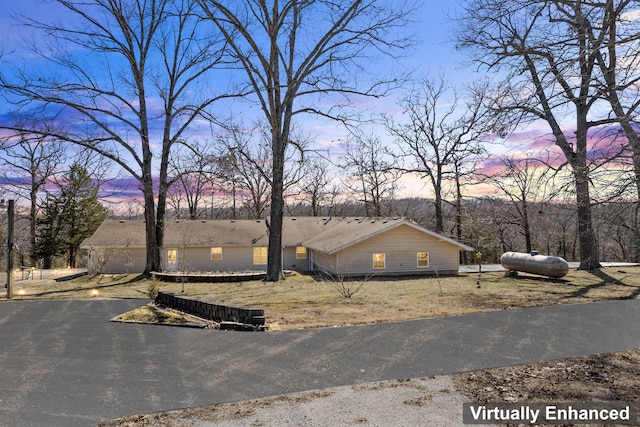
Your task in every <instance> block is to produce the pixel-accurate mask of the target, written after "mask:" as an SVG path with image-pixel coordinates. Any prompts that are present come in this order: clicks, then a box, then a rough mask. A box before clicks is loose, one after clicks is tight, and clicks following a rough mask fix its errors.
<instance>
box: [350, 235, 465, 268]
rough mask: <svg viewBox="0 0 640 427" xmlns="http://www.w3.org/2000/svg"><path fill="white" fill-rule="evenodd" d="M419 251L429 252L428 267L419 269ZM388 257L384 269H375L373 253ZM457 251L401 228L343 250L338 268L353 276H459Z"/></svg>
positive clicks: (449, 246)
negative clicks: (437, 274)
mask: <svg viewBox="0 0 640 427" xmlns="http://www.w3.org/2000/svg"><path fill="white" fill-rule="evenodd" d="M418 252H428V253H429V267H428V268H424V267H421V268H418V266H417V263H416V257H417V254H418ZM378 253H384V254H385V259H384V262H385V266H384V270H382V269H375V270H374V269H373V266H372V256H373V254H378ZM458 259H459V251H458V248H457V247H455V246H453V245H452V244H450V243H447V242H443V241H441V240H439V239H436V238H435V237H432V236H429V235H427V234H425V233H422V232H420V231H419V230H415V229H414V228H412V227H409V226H407V225H400V226H398V227H396V228H394V229H391V230H389V231H387V232H385V233H382V234H380V235H378V236H374V237H372V238H370V239H367V240H365V241H363V242H360V243H358V244H356V245H353V246H351V247H349V248H346V249H344V250H343V251H341V252H340V254H339V266H340V268H341V269H342V270H343V271H349V272H351V274H368V273H374V274H401V273H416V274H417V273H428V272H431V273H433V272H434V271H438V272H441V273H457V272H458V266H459V265H458Z"/></svg>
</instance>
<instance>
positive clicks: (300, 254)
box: [296, 246, 307, 259]
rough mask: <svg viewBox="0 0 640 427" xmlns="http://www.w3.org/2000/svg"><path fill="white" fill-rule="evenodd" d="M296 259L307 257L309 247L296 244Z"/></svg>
mask: <svg viewBox="0 0 640 427" xmlns="http://www.w3.org/2000/svg"><path fill="white" fill-rule="evenodd" d="M296 259H307V248H305V247H304V246H296Z"/></svg>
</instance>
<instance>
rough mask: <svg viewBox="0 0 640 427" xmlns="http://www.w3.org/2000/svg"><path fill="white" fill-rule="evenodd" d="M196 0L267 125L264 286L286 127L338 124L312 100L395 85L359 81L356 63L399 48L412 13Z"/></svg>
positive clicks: (271, 274) (345, 4)
mask: <svg viewBox="0 0 640 427" xmlns="http://www.w3.org/2000/svg"><path fill="white" fill-rule="evenodd" d="M198 1H199V3H200V4H201V6H202V8H203V9H204V11H205V13H206V16H207V17H208V18H209V19H210V20H211V22H212V23H213V24H214V25H215V26H216V28H217V29H218V30H219V31H221V32H222V34H224V36H225V38H226V40H227V42H228V43H229V45H230V47H231V49H232V51H233V52H234V55H235V57H236V58H237V59H238V60H239V61H240V63H241V65H242V69H243V71H244V72H245V74H246V82H247V85H248V86H249V88H250V89H251V91H252V94H253V97H254V99H255V100H256V101H257V103H258V105H259V106H260V108H261V110H262V113H263V114H264V118H265V119H266V121H267V123H268V126H269V133H270V149H271V151H272V156H271V159H272V162H273V163H272V172H271V175H272V181H273V185H272V188H271V212H270V213H271V232H270V234H269V254H268V258H269V262H268V266H267V276H266V280H268V281H277V280H280V278H281V276H282V223H283V213H284V170H285V159H286V152H287V147H288V146H289V144H290V141H291V136H290V133H291V128H292V125H293V120H294V118H295V117H296V116H298V115H300V114H303V113H311V114H316V115H320V116H324V117H330V118H333V119H339V120H344V117H342V116H340V115H339V114H340V112H339V111H338V109H339V108H337V107H339V104H340V103H339V102H337V101H333V102H331V105H332V106H333V107H325V106H324V105H322V104H321V103H317V101H318V97H319V96H325V97H328V96H331V95H338V96H341V97H343V99H344V101H345V102H346V103H350V100H349V97H350V96H356V95H366V96H379V95H382V94H383V93H384V92H385V90H386V89H387V88H388V87H389V86H390V85H396V84H397V81H396V77H397V76H395V77H393V76H392V77H389V78H388V79H385V81H380V80H375V81H372V80H370V79H367V78H366V77H365V76H367V75H370V74H371V73H370V71H371V70H372V69H374V67H371V68H370V69H367V68H366V67H363V64H364V63H363V60H364V59H367V57H368V56H369V55H375V59H377V58H378V56H379V55H380V54H391V53H393V52H395V51H397V50H398V49H400V50H401V49H404V48H406V47H407V45H408V40H407V38H406V37H405V36H404V34H403V33H404V31H403V27H404V25H405V24H406V18H407V15H408V14H409V13H410V12H411V11H412V9H413V8H412V6H411V5H409V4H408V3H407V2H405V1H402V2H381V1H376V0H365V1H363V0H350V1H342V2H335V1H324V0H315V1H299V0H284V1H278V0H272V1H266V0H242V1H239V0H233V1H230V0H229V1H218V0H198ZM394 32H396V34H394ZM371 59H374V58H373V56H372V57H371ZM356 70H357V72H356Z"/></svg>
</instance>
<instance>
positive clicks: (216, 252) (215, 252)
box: [211, 247, 222, 261]
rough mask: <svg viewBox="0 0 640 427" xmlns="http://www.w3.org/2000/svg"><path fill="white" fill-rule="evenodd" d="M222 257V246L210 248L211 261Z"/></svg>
mask: <svg viewBox="0 0 640 427" xmlns="http://www.w3.org/2000/svg"><path fill="white" fill-rule="evenodd" d="M221 259H222V248H221V247H216V248H211V261H220V260H221Z"/></svg>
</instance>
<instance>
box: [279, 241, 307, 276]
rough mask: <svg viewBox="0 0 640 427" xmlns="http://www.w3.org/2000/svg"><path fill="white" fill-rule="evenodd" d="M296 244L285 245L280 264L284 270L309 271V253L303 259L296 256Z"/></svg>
mask: <svg viewBox="0 0 640 427" xmlns="http://www.w3.org/2000/svg"><path fill="white" fill-rule="evenodd" d="M296 249H297V248H296V246H287V247H285V248H284V250H283V251H282V266H283V268H284V269H285V270H294V271H309V259H308V256H309V254H308V253H307V257H305V258H304V259H299V258H297V255H296Z"/></svg>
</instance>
